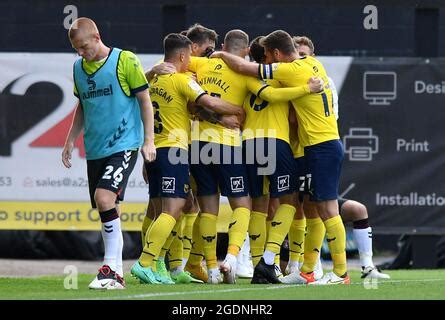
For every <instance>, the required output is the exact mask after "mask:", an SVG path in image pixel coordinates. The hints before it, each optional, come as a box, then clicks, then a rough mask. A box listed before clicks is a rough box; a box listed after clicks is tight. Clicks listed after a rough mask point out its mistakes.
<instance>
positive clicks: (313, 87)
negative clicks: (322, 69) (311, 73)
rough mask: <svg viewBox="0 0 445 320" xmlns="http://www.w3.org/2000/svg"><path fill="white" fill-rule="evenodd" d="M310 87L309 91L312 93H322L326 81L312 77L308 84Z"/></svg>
mask: <svg viewBox="0 0 445 320" xmlns="http://www.w3.org/2000/svg"><path fill="white" fill-rule="evenodd" d="M307 84H308V85H309V90H310V91H311V92H321V91H323V85H324V81H323V79H321V78H316V77H312V78H310V79H309V81H308V82H307Z"/></svg>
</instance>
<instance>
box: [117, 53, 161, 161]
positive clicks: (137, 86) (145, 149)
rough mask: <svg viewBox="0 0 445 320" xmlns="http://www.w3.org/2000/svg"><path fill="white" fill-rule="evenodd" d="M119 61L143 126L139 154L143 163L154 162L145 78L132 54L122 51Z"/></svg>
mask: <svg viewBox="0 0 445 320" xmlns="http://www.w3.org/2000/svg"><path fill="white" fill-rule="evenodd" d="M124 52H125V53H124ZM121 59H122V60H121V61H119V63H122V67H123V68H122V72H123V73H124V75H125V81H126V82H127V84H128V87H129V88H130V93H131V94H132V95H134V96H136V98H137V100H138V103H139V108H140V113H141V119H142V123H143V124H144V143H143V145H142V148H141V153H142V156H143V157H144V160H145V161H154V160H155V159H156V147H155V145H154V118H153V106H152V104H151V99H150V95H149V93H148V90H147V89H148V83H147V79H146V78H145V74H144V70H143V69H142V65H141V62H140V61H139V59H138V57H137V56H136V55H135V54H134V53H132V52H130V51H123V54H122V55H121ZM118 69H119V66H118Z"/></svg>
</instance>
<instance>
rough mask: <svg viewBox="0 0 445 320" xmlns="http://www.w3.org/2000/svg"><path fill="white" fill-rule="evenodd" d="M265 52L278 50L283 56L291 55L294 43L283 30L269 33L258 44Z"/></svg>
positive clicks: (293, 50)
mask: <svg viewBox="0 0 445 320" xmlns="http://www.w3.org/2000/svg"><path fill="white" fill-rule="evenodd" d="M260 44H261V45H263V46H264V47H265V48H266V49H267V50H274V49H278V50H280V51H281V52H282V53H284V54H291V53H293V52H295V46H294V42H293V41H292V37H291V36H290V34H289V33H287V32H286V31H284V30H276V31H274V32H272V33H269V34H268V35H267V36H266V37H265V38H264V39H262V40H261V42H260Z"/></svg>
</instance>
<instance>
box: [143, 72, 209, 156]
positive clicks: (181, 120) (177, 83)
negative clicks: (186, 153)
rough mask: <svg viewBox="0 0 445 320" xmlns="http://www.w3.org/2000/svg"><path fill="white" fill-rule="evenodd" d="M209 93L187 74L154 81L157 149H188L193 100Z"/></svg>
mask: <svg viewBox="0 0 445 320" xmlns="http://www.w3.org/2000/svg"><path fill="white" fill-rule="evenodd" d="M203 94H205V91H204V90H203V89H202V88H201V87H200V86H199V84H198V83H196V81H195V80H193V79H191V78H190V77H189V76H188V75H186V74H184V73H174V74H167V75H157V76H155V77H154V78H153V80H152V81H151V82H150V98H151V101H152V104H153V114H154V119H155V146H156V147H157V148H160V147H180V148H183V149H186V150H187V149H188V138H189V134H190V117H189V112H188V109H187V103H188V102H189V101H196V100H197V99H198V98H199V97H200V96H202V95H203Z"/></svg>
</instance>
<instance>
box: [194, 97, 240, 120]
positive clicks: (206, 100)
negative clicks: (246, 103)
mask: <svg viewBox="0 0 445 320" xmlns="http://www.w3.org/2000/svg"><path fill="white" fill-rule="evenodd" d="M196 102H197V103H198V104H199V105H201V106H203V107H206V108H208V109H210V110H212V111H214V112H216V113H219V114H221V115H236V116H241V115H242V114H243V113H244V110H243V108H242V107H240V106H236V105H234V104H231V103H229V102H226V101H224V100H222V99H219V98H216V97H212V96H210V95H208V94H203V95H201V96H199V97H198V98H197V99H196Z"/></svg>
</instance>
